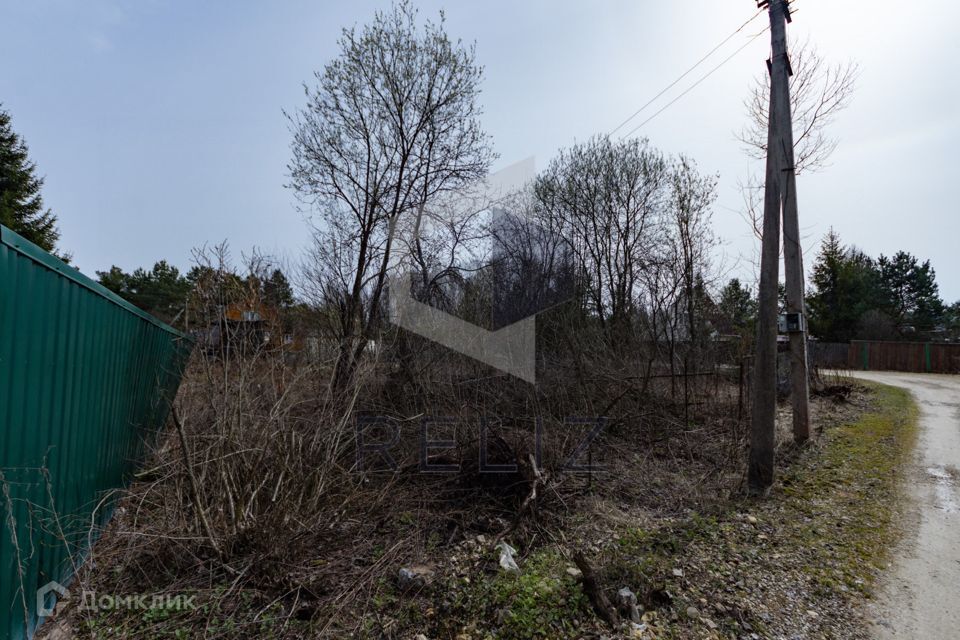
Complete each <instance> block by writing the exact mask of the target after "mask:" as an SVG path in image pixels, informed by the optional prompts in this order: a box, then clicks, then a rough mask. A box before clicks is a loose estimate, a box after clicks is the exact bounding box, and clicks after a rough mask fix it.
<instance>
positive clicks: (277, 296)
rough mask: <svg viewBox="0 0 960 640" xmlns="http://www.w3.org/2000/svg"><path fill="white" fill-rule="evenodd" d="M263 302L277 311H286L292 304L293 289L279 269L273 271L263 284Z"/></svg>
mask: <svg viewBox="0 0 960 640" xmlns="http://www.w3.org/2000/svg"><path fill="white" fill-rule="evenodd" d="M263 300H264V302H266V303H267V304H268V305H270V306H272V307H274V308H277V309H286V308H287V307H289V306H291V305H292V304H293V302H294V300H293V288H292V287H291V286H290V281H289V280H287V277H286V276H285V275H283V271H280V269H274V270H273V273H271V274H270V277H269V278H268V279H267V280H265V281H264V282H263Z"/></svg>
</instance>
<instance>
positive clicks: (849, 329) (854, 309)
mask: <svg viewBox="0 0 960 640" xmlns="http://www.w3.org/2000/svg"><path fill="white" fill-rule="evenodd" d="M879 279H880V275H879V271H878V269H877V265H876V263H875V262H874V261H873V259H871V258H870V257H869V256H867V255H866V254H864V253H863V252H861V251H857V250H856V249H852V248H847V247H844V246H843V244H842V243H841V242H840V236H838V235H837V234H836V232H835V231H834V230H833V229H831V230H830V233H828V234H827V236H826V237H825V238H824V239H823V244H822V245H821V247H820V254H819V255H818V256H817V261H816V263H815V264H814V265H813V274H812V277H811V282H812V284H813V290H812V292H811V294H810V296H809V297H808V298H807V305H808V307H809V309H810V331H811V333H813V334H814V335H815V336H817V337H818V338H820V339H821V340H825V341H827V342H847V341H849V340H852V339H854V338H856V337H858V335H857V334H858V331H859V330H860V324H861V321H862V320H863V318H864V315H865V314H867V313H870V312H878V313H882V311H881V310H882V309H884V308H885V307H886V304H885V299H884V298H885V296H883V295H882V292H881V288H880V284H879Z"/></svg>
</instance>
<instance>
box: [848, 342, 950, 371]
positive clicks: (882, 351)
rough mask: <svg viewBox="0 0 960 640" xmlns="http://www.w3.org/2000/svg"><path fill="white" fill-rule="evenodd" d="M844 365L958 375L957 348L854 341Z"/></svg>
mask: <svg viewBox="0 0 960 640" xmlns="http://www.w3.org/2000/svg"><path fill="white" fill-rule="evenodd" d="M847 364H848V365H849V366H850V368H852V369H873V370H877V371H910V372H915V373H960V344H946V343H934V342H867V341H862V340H855V341H853V342H851V343H850V352H849V354H848V361H847Z"/></svg>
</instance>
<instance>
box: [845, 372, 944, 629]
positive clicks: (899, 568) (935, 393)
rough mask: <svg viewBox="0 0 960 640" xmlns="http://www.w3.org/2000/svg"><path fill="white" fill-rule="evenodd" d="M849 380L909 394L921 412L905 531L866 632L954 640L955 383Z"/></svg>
mask: <svg viewBox="0 0 960 640" xmlns="http://www.w3.org/2000/svg"><path fill="white" fill-rule="evenodd" d="M854 375H855V376H856V377H858V378H863V379H864V380H872V381H875V382H880V383H883V384H888V385H891V386H895V387H903V388H905V389H908V390H909V391H910V392H911V393H912V394H913V397H914V398H915V399H916V401H917V404H918V405H919V407H920V411H921V415H920V440H919V443H918V447H917V455H916V458H915V462H914V468H913V469H911V471H910V474H909V488H908V489H909V494H910V496H911V497H912V504H911V505H909V507H908V515H909V518H908V523H907V524H908V532H907V535H906V536H905V537H904V539H903V542H902V543H901V544H900V546H899V548H897V549H896V550H895V551H894V554H893V557H894V560H893V561H892V567H891V569H890V573H889V574H888V576H887V578H886V579H885V581H884V582H883V583H882V585H881V587H880V589H879V593H878V598H877V601H876V604H875V605H873V611H872V616H871V617H872V618H873V625H872V631H873V633H874V635H875V637H877V638H910V639H911V640H913V639H919V638H924V639H925V640H938V639H944V640H946V639H953V638H960V489H958V485H960V376H947V375H923V374H911V373H894V372H873V371H871V372H866V371H858V372H856V373H854Z"/></svg>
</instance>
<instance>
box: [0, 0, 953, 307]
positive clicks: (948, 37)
mask: <svg viewBox="0 0 960 640" xmlns="http://www.w3.org/2000/svg"><path fill="white" fill-rule="evenodd" d="M387 4H388V2H387V0H384V1H370V0H342V1H323V2H322V1H320V0H296V1H286V0H276V1H272V2H253V1H249V2H240V1H236V0H233V1H230V2H226V1H222V2H187V1H186V0H183V1H175V0H128V1H121V0H84V1H82V2H80V1H74V0H30V1H29V2H20V1H14V0H0V23H2V24H3V37H2V38H0V60H2V61H3V63H2V66H0V102H2V103H3V108H4V109H6V110H8V111H9V112H10V114H11V116H12V118H13V124H14V127H15V129H16V130H17V131H18V132H19V133H20V134H22V135H23V136H24V137H25V139H26V141H27V143H28V144H29V147H30V151H31V156H32V158H33V159H34V160H35V161H36V163H37V165H38V166H39V169H40V172H41V173H42V174H44V175H45V176H46V181H47V182H46V186H45V190H44V197H45V199H46V202H47V204H48V205H49V206H51V207H52V208H53V210H54V211H55V212H56V214H57V215H58V216H59V218H60V226H61V230H62V234H63V235H62V239H61V245H62V247H63V248H64V249H65V250H67V251H70V252H72V253H73V255H74V261H75V263H76V264H77V265H78V266H79V267H80V268H81V269H82V270H83V271H84V272H87V273H90V274H92V273H93V271H95V270H98V269H105V268H107V267H109V266H110V265H111V264H117V265H119V266H121V267H123V268H124V269H127V270H131V269H133V268H135V267H138V266H150V265H152V264H153V262H155V261H156V260H158V259H161V258H165V259H168V260H170V261H171V262H173V263H174V264H176V265H178V266H180V267H181V268H183V267H187V266H189V263H190V251H191V249H192V248H193V247H195V246H198V245H201V244H203V243H205V242H210V243H215V242H218V241H221V240H228V241H229V242H230V245H231V247H232V248H233V250H234V253H235V254H239V253H240V252H241V251H248V250H249V249H250V248H251V247H254V246H257V247H259V248H260V249H261V250H263V251H265V252H267V253H271V254H274V255H277V256H280V257H284V258H286V259H287V260H290V261H293V260H295V259H296V256H297V255H298V254H299V252H300V250H301V249H302V248H303V247H304V245H305V243H306V236H307V233H306V232H307V227H306V225H305V223H304V221H303V218H302V216H301V214H300V213H298V212H297V210H296V207H295V205H294V199H293V197H292V195H291V193H290V192H289V191H288V190H286V189H285V188H284V187H283V184H284V183H285V182H286V177H285V172H286V168H285V167H286V163H287V161H288V158H289V156H290V152H289V142H290V136H289V133H288V131H287V126H286V121H285V119H284V117H283V114H282V110H283V109H286V110H288V111H289V110H294V109H297V108H298V107H300V106H301V105H303V104H304V97H303V92H302V88H301V85H302V83H303V82H305V81H309V80H311V78H312V73H313V71H314V70H316V69H321V68H322V67H323V65H324V64H325V63H326V62H327V61H328V60H330V59H331V58H332V57H334V56H335V55H336V53H337V44H336V40H337V37H338V35H339V32H340V29H341V28H342V27H344V26H349V25H353V24H355V23H363V22H366V21H367V20H369V18H370V17H371V16H372V14H373V12H374V11H375V10H376V9H377V8H378V7H385V6H387ZM417 6H418V7H420V9H421V11H422V13H423V14H425V15H428V16H431V17H435V16H436V14H437V12H438V11H439V10H440V9H441V8H442V9H444V10H445V11H446V14H447V18H448V31H449V32H450V34H451V35H452V36H454V37H457V38H461V39H463V40H465V41H476V43H477V55H478V58H479V62H480V63H481V64H483V65H484V67H485V68H486V79H485V83H484V86H483V95H482V101H483V104H484V107H485V115H484V123H485V125H486V127H487V129H488V131H489V132H490V133H491V134H492V136H493V138H494V143H495V145H496V148H497V151H498V152H499V153H500V156H501V159H500V162H499V165H500V166H503V165H507V164H510V163H512V162H514V161H516V160H520V159H523V158H526V157H528V156H531V155H532V156H535V157H536V159H537V163H538V165H539V166H541V167H542V166H544V165H545V164H546V163H547V162H548V161H549V159H550V158H551V156H552V155H553V154H554V153H555V152H556V150H557V149H558V148H560V147H562V146H566V145H569V144H571V143H573V142H575V141H578V140H584V139H586V138H588V137H589V136H591V135H593V134H596V133H601V132H606V131H609V130H611V129H613V128H614V127H615V126H617V125H618V124H619V123H620V122H621V121H623V120H624V118H626V117H627V116H628V115H630V114H631V113H633V112H634V111H635V110H636V109H637V108H638V107H640V106H641V105H643V104H644V103H646V102H647V101H648V100H649V99H650V98H651V97H653V96H654V95H656V94H657V93H658V92H659V91H660V90H661V89H662V88H663V87H665V86H666V85H668V84H669V83H670V82H672V81H673V80H674V79H676V77H677V76H679V75H680V74H681V73H682V72H683V71H685V70H686V69H687V68H688V67H689V66H690V65H691V64H693V63H694V62H696V61H697V60H698V59H700V57H702V56H703V54H705V53H706V52H707V51H709V50H710V49H711V48H713V47H714V46H715V45H716V44H718V43H719V42H720V41H722V40H723V39H724V38H725V37H727V36H728V35H730V34H731V33H732V32H733V31H734V30H735V29H736V28H737V27H738V26H740V25H741V24H742V23H743V22H744V21H745V20H747V19H748V18H750V16H751V15H753V14H754V13H755V12H756V7H755V2H753V0H721V1H717V0H686V1H684V2H676V1H666V2H665V1H663V0H660V1H658V2H654V1H652V0H633V1H626V0H620V1H606V2H600V1H593V2H587V1H586V0H582V1H580V2H558V1H556V0H551V1H547V0H538V1H526V0H522V1H518V0H510V1H508V2H504V1H501V0H486V1H485V2H470V3H467V2H458V3H454V2H449V1H448V2H437V1H434V0H420V1H418V2H417ZM795 7H796V9H797V10H798V11H797V13H796V15H795V19H794V22H793V24H792V25H790V27H789V30H790V33H791V37H793V38H795V39H797V38H799V39H803V38H805V37H807V36H809V37H810V38H811V39H812V40H813V41H814V42H815V43H816V44H817V46H818V48H819V50H820V52H821V54H823V55H824V57H826V58H827V59H829V60H832V61H842V60H846V59H855V60H856V61H857V62H859V64H860V67H861V71H862V73H861V76H860V79H859V82H858V89H857V92H856V95H855V97H854V101H853V104H852V106H851V107H850V109H848V110H847V111H846V112H844V113H843V114H842V115H841V116H840V117H839V119H838V120H837V121H836V123H835V125H834V127H833V129H832V133H833V134H834V135H836V136H837V137H839V138H840V146H839V148H838V150H837V152H836V154H835V155H834V157H833V159H832V165H831V166H830V167H829V168H828V169H826V170H825V171H823V172H821V173H818V174H807V175H804V176H801V178H800V180H799V186H798V189H799V203H800V216H801V226H802V228H803V231H804V234H805V236H806V240H805V247H806V249H807V266H808V268H809V265H810V264H811V263H812V261H813V257H814V255H815V253H816V250H817V245H818V243H819V239H820V238H821V237H822V235H823V234H824V233H826V231H827V230H828V228H829V227H830V226H831V225H832V226H833V227H834V228H835V229H836V230H837V231H838V232H839V234H840V236H841V237H842V239H843V240H844V241H845V242H847V243H851V244H855V245H857V246H858V247H860V248H861V249H863V250H864V251H866V252H868V253H870V254H872V255H878V254H880V253H887V254H890V253H893V252H895V251H897V250H900V249H903V250H906V251H910V252H912V253H914V254H916V255H917V256H919V257H921V258H929V259H930V260H931V261H932V263H933V266H934V268H935V269H936V271H937V275H938V280H939V283H940V287H941V294H942V295H943V297H944V298H945V299H947V300H948V301H954V300H957V299H960V251H958V250H957V245H958V239H960V215H958V213H960V211H958V206H957V198H956V196H955V192H954V190H953V189H954V188H955V186H956V184H957V181H958V178H960V175H958V162H960V161H958V160H957V155H956V149H957V148H958V147H960V144H958V143H960V110H958V108H957V107H958V104H960V38H958V37H957V24H958V22H960V3H955V2H947V1H946V0H935V2H932V3H925V4H923V5H922V8H921V6H919V5H917V4H910V3H903V2H893V1H892V0H876V1H874V2H863V1H862V0H856V1H855V0H829V1H828V0H797V1H796V3H795ZM763 26H765V23H764V21H763V18H760V19H758V20H756V21H755V22H754V23H753V24H752V25H751V26H750V27H749V28H747V29H745V30H744V32H743V33H742V34H740V35H738V36H737V37H736V38H734V39H733V40H731V42H730V43H728V45H727V46H726V47H724V49H723V50H722V51H720V52H718V53H717V54H716V55H715V57H714V58H713V59H711V60H710V61H708V63H706V64H705V65H704V66H703V67H702V69H699V70H698V71H696V72H694V73H693V74H691V76H689V77H688V78H687V79H686V80H685V81H684V82H681V83H680V84H679V85H678V86H677V87H676V88H675V89H674V90H673V91H672V92H671V93H669V94H668V95H667V96H665V97H664V98H663V99H661V101H660V102H658V103H657V104H655V105H653V106H652V107H651V108H649V109H648V110H647V111H646V112H644V113H643V114H641V116H640V117H638V118H637V122H639V121H640V120H642V119H645V117H648V116H649V115H652V114H653V113H654V112H655V111H656V110H657V108H659V107H660V106H662V105H663V104H665V103H666V102H668V101H669V100H670V99H672V98H673V97H674V96H675V95H676V94H678V93H680V92H681V91H683V90H684V89H686V88H687V86H689V84H692V83H693V82H694V81H695V80H696V79H697V78H699V77H700V76H701V74H702V73H705V72H706V71H709V70H710V69H711V68H713V67H714V66H715V65H716V64H718V63H719V62H721V61H722V60H723V59H724V58H725V57H727V56H728V55H729V54H731V53H733V51H735V50H736V49H737V48H738V47H740V46H742V45H743V44H744V43H746V42H747V41H748V39H749V38H750V37H751V36H752V35H754V34H756V33H757V32H758V31H759V30H760V29H762V28H763ZM768 49H769V43H768V38H767V37H761V38H759V39H758V40H756V41H754V42H753V43H752V44H750V45H749V46H748V47H747V48H746V49H745V50H744V51H743V52H741V53H740V54H739V55H737V56H736V57H735V58H734V59H732V60H731V61H730V62H729V63H727V64H726V65H724V66H723V67H722V68H721V69H720V70H719V71H718V72H717V73H716V74H714V75H713V76H712V77H710V78H709V79H708V80H707V81H705V82H704V83H703V84H701V85H700V86H699V87H697V88H696V89H694V90H693V91H692V92H691V93H690V94H689V95H687V96H686V97H684V98H683V99H681V100H680V101H679V102H677V103H676V104H675V105H673V106H672V107H670V108H669V109H667V110H666V111H665V112H664V113H663V114H662V115H660V116H659V117H657V118H656V119H654V120H653V121H652V122H650V123H649V124H648V125H646V126H645V127H644V128H643V129H641V131H639V132H638V134H637V135H644V136H647V137H649V138H650V140H651V141H652V143H653V144H654V145H655V146H657V147H659V148H661V149H662V150H664V151H666V152H669V153H685V154H687V155H689V156H691V157H693V158H694V159H696V160H697V162H698V163H699V165H700V167H701V169H702V170H704V171H707V172H712V173H718V174H719V176H720V186H719V190H720V197H719V201H718V203H717V206H716V209H715V216H714V220H715V225H716V230H717V232H718V233H719V235H720V236H721V237H722V238H723V239H724V240H725V244H724V254H725V255H724V257H723V262H724V264H725V265H727V267H728V268H730V269H731V273H732V274H740V275H746V276H747V277H751V274H752V273H753V268H752V266H751V264H750V263H751V261H752V259H753V254H754V250H753V239H752V236H751V234H750V232H749V229H748V228H747V226H746V224H745V223H744V222H743V219H742V217H741V214H740V210H741V209H742V199H741V197H740V195H739V192H738V188H737V181H738V179H742V178H743V177H745V176H746V175H747V174H748V173H749V172H750V171H751V170H754V171H756V170H757V169H758V167H757V166H756V163H755V162H754V161H750V160H748V159H747V158H746V156H745V155H744V153H743V151H742V149H741V145H740V143H739V142H738V141H737V140H736V138H735V136H734V132H735V131H736V130H738V129H739V128H741V127H742V126H743V124H744V119H745V117H744V109H743V106H742V101H743V99H744V97H745V95H746V92H747V91H748V87H749V83H750V80H751V78H752V77H753V76H755V75H757V74H758V73H762V72H764V70H765V65H764V60H765V59H766V56H767V52H768ZM628 128H629V127H626V128H625V129H624V130H626V129H628ZM760 168H761V169H762V167H760Z"/></svg>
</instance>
